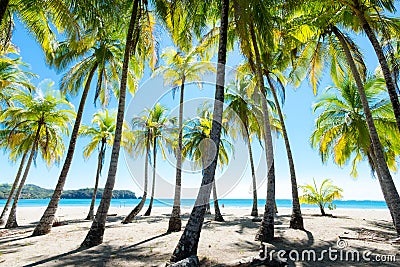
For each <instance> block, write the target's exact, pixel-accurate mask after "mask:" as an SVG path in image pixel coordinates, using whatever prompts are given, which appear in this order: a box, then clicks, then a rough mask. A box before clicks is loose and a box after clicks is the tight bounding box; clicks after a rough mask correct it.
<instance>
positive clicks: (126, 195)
mask: <svg viewBox="0 0 400 267" xmlns="http://www.w3.org/2000/svg"><path fill="white" fill-rule="evenodd" d="M11 186H12V185H11V184H0V199H6V198H7V197H8V193H9V192H10V190H11ZM103 190H104V189H103V188H99V190H98V191H97V194H96V198H101V196H102V194H103ZM52 194H53V190H52V189H46V188H42V187H40V186H37V185H33V184H27V185H25V186H24V188H23V189H22V193H21V199H44V198H51V196H52ZM92 194H93V188H83V189H78V190H64V192H63V193H62V195H61V198H64V199H90V198H92ZM113 198H118V199H136V198H137V197H136V195H135V193H134V192H132V191H129V190H114V191H113Z"/></svg>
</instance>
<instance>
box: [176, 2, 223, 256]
mask: <svg viewBox="0 0 400 267" xmlns="http://www.w3.org/2000/svg"><path fill="white" fill-rule="evenodd" d="M220 4H221V5H220V11H221V13H220V14H221V17H220V31H219V32H220V34H219V43H218V67H217V78H216V88H215V97H214V98H215V102H214V111H213V122H212V127H211V133H210V138H211V141H212V142H213V143H214V144H215V146H216V152H217V153H216V155H218V151H219V144H220V135H221V127H222V125H221V123H222V113H223V103H224V93H225V92H224V91H225V90H224V86H225V64H226V51H227V36H228V35H227V33H228V17H229V0H222V1H221V3H220ZM197 5H200V4H199V3H198V4H197ZM209 8H210V7H207V8H204V9H203V10H209ZM208 162H211V164H210V165H209V166H208V167H207V168H206V169H205V170H204V173H203V179H202V182H201V187H200V190H199V193H198V195H197V199H196V203H195V206H194V207H193V210H192V212H191V214H190V217H189V220H188V222H187V224H186V227H185V230H184V231H183V234H182V236H181V238H180V240H179V242H178V244H177V246H176V248H175V250H174V252H173V254H172V256H171V259H170V260H171V262H177V261H180V260H182V259H185V258H187V257H189V256H192V255H196V254H197V248H198V243H199V238H200V232H201V227H202V225H203V221H204V214H205V211H206V203H207V202H208V201H209V198H210V193H211V186H212V184H213V181H214V175H215V169H216V167H217V156H214V157H213V158H212V159H211V158H210V159H208Z"/></svg>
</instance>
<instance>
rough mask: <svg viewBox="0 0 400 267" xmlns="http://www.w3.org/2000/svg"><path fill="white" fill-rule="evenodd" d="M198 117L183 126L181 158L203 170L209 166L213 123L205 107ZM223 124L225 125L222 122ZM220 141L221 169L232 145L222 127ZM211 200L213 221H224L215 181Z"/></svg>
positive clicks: (210, 114)
mask: <svg viewBox="0 0 400 267" xmlns="http://www.w3.org/2000/svg"><path fill="white" fill-rule="evenodd" d="M197 113H198V114H199V117H197V118H194V119H192V120H190V121H187V122H186V123H185V126H184V129H183V130H184V135H183V156H184V157H188V158H190V159H192V160H193V162H194V165H195V166H201V168H202V170H203V172H204V169H205V168H206V167H207V166H208V165H209V164H210V162H207V158H209V157H207V154H208V153H210V151H208V147H209V145H208V144H207V142H209V141H207V140H208V139H210V134H211V128H212V127H211V126H212V123H213V115H212V112H210V109H209V108H208V107H206V106H203V107H201V108H200V109H199V110H198V112H197ZM223 123H225V122H224V121H223ZM221 131H222V132H221V141H220V145H219V153H218V162H219V164H220V167H221V168H222V167H223V166H224V165H226V164H228V162H229V153H230V152H231V151H232V150H233V146H232V144H231V143H230V142H229V141H228V140H227V139H226V136H227V130H226V128H224V127H222V129H221ZM213 199H214V209H215V220H216V221H224V218H223V217H222V214H221V211H220V209H219V205H218V197H217V188H216V185H215V181H214V182H213Z"/></svg>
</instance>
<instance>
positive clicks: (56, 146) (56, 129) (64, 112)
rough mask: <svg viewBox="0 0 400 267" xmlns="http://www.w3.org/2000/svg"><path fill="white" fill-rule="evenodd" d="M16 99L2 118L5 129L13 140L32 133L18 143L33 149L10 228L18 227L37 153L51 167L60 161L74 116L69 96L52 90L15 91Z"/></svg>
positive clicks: (29, 150)
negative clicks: (63, 136)
mask: <svg viewBox="0 0 400 267" xmlns="http://www.w3.org/2000/svg"><path fill="white" fill-rule="evenodd" d="M12 100H13V101H15V102H16V103H18V104H16V106H15V107H10V108H8V109H7V110H6V111H5V112H4V113H3V114H2V115H1V116H0V119H1V120H2V121H3V124H4V125H5V127H6V130H5V131H8V138H10V140H11V139H15V138H16V136H15V135H18V134H20V133H21V132H22V133H23V134H24V135H26V136H29V137H28V138H26V139H19V140H20V141H19V142H18V146H19V147H20V148H19V149H24V150H25V153H28V152H29V158H28V161H27V163H26V167H25V171H24V174H23V176H22V179H21V181H20V183H19V187H18V190H17V192H16V194H15V197H14V201H13V205H12V208H11V212H10V215H9V217H8V220H7V223H6V228H14V227H17V226H18V224H17V221H16V208H17V204H18V200H19V197H20V195H21V191H22V188H23V186H24V184H25V181H26V179H27V176H28V173H29V169H30V166H31V164H32V161H33V159H34V157H35V154H41V157H42V158H43V159H44V160H45V161H46V163H47V164H48V165H49V166H50V165H52V164H53V163H54V162H56V163H57V162H59V161H60V159H61V155H62V152H63V150H64V144H63V143H62V142H60V139H61V136H60V134H62V133H64V134H65V133H67V131H68V126H69V125H70V124H71V122H72V117H73V115H74V112H73V111H72V110H71V108H72V105H71V104H70V103H69V102H67V101H66V100H65V99H63V98H61V97H56V96H54V95H53V94H52V92H51V91H47V92H46V93H45V94H44V95H43V94H42V95H40V94H39V95H37V96H34V95H33V94H31V93H27V92H25V91H21V90H20V91H17V92H16V94H14V96H13V97H12ZM28 133H29V134H28ZM19 137H20V136H19ZM14 145H15V144H14Z"/></svg>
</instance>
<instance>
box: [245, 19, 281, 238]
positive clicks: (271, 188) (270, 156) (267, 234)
mask: <svg viewBox="0 0 400 267" xmlns="http://www.w3.org/2000/svg"><path fill="white" fill-rule="evenodd" d="M250 34H251V39H252V43H253V47H254V53H255V56H256V75H257V81H258V86H259V90H260V95H261V104H262V109H263V113H264V116H263V122H264V142H265V149H266V153H265V155H266V159H267V171H268V173H267V200H266V203H265V211H264V215H263V219H262V222H261V226H260V229H259V230H258V232H257V235H256V240H257V241H261V242H268V241H271V240H272V239H273V238H274V224H275V222H274V216H275V164H274V151H273V144H272V134H271V125H270V121H269V111H268V106H267V99H266V94H265V87H264V78H263V75H262V69H261V58H260V51H259V50H258V44H257V39H256V35H255V32H254V27H253V25H251V26H250Z"/></svg>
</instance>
